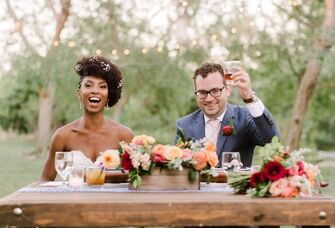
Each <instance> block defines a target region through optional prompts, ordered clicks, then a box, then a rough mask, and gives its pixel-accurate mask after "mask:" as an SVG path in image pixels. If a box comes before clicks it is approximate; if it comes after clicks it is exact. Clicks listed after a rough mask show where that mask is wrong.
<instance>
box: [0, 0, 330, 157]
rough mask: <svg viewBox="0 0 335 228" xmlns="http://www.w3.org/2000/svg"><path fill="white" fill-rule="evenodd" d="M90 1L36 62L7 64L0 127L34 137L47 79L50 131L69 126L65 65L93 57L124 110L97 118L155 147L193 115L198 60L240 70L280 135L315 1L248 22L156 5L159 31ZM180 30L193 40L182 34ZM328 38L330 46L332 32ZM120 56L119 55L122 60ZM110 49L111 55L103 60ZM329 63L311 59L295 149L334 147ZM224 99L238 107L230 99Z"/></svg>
mask: <svg viewBox="0 0 335 228" xmlns="http://www.w3.org/2000/svg"><path fill="white" fill-rule="evenodd" d="M93 2H94V4H92V5H91V6H90V7H93V6H94V7H93V10H87V11H85V12H86V13H85V14H80V13H79V11H78V7H83V9H86V8H85V7H88V6H78V5H77V3H76V2H73V6H72V7H73V8H74V10H73V12H72V14H71V19H70V21H69V22H68V23H67V24H66V33H65V34H66V35H64V37H63V38H62V40H61V42H60V44H59V46H57V47H56V48H54V49H51V50H49V52H48V53H47V55H46V56H43V55H37V54H36V53H34V54H32V53H30V52H29V51H23V53H21V54H20V55H15V56H13V58H12V59H11V65H12V68H11V69H10V71H8V72H6V73H5V74H3V75H2V76H1V75H0V76H1V83H0V99H1V100H0V126H1V128H3V129H5V130H15V131H17V132H20V133H32V132H35V131H36V125H37V116H38V106H39V96H40V92H41V89H42V88H44V87H45V85H47V83H48V82H49V81H50V80H52V81H53V82H55V83H56V95H55V102H54V109H53V110H54V112H53V127H54V128H57V127H59V126H61V125H64V124H66V123H68V122H70V121H72V120H74V119H76V118H78V117H79V116H80V115H81V110H80V109H79V102H78V98H77V97H76V90H77V83H78V77H77V76H76V75H75V73H74V70H73V65H74V63H75V62H76V61H77V59H79V58H81V57H82V56H83V55H87V54H95V52H96V50H97V49H100V50H101V51H102V54H103V55H107V56H108V57H110V58H112V59H113V61H115V62H116V64H117V65H119V66H120V67H121V69H122V72H123V74H124V77H125V88H124V91H123V92H124V93H123V96H124V97H125V98H126V102H125V105H123V106H120V107H114V108H112V110H111V111H108V112H107V115H108V116H110V117H113V116H114V114H115V113H116V112H118V111H120V110H121V113H122V115H121V116H120V119H118V121H120V122H122V123H123V124H125V125H127V126H129V127H131V128H132V129H133V131H134V132H135V133H136V134H139V133H150V134H151V135H153V136H155V137H156V138H158V139H160V140H161V141H162V143H172V141H173V138H174V131H175V121H176V120H177V119H178V118H179V117H181V116H183V115H185V114H187V113H189V112H191V111H194V110H195V109H196V108H197V106H196V102H195V99H194V95H193V82H192V73H193V71H194V70H195V68H196V67H197V66H199V65H200V64H201V63H203V62H205V61H215V62H222V61H223V60H225V59H240V60H242V61H243V62H244V64H245V67H246V69H247V71H248V72H249V74H250V76H251V79H252V85H253V88H254V90H255V91H256V92H257V94H258V96H259V97H260V98H261V99H262V101H263V103H264V104H265V105H266V106H267V108H268V109H270V111H271V112H272V113H273V115H274V116H275V119H276V120H277V122H278V124H279V126H280V129H281V131H282V134H283V135H285V134H286V132H287V129H289V128H288V127H287V125H288V120H289V119H290V117H291V111H292V106H293V103H294V100H295V96H296V93H297V88H298V85H299V82H300V78H301V77H302V74H303V73H304V71H305V69H306V65H307V62H308V60H309V59H310V55H311V54H310V53H311V50H312V44H313V40H314V39H315V37H316V36H317V35H318V34H319V32H320V30H319V28H320V25H321V22H322V20H323V17H324V1H312V0H307V1H304V2H303V4H302V5H298V6H293V5H289V4H279V5H276V10H277V12H278V18H281V19H280V20H278V18H277V17H272V15H268V14H266V13H264V12H263V11H262V10H260V11H259V13H257V14H255V13H254V12H249V11H247V10H243V11H241V7H242V8H243V7H245V5H243V4H240V3H236V4H228V5H227V4H225V1H223V2H221V1H217V2H216V1H214V2H208V3H207V4H203V3H202V2H201V1H199V2H197V1H195V2H193V1H188V5H187V7H185V6H183V5H182V3H181V2H180V1H176V2H171V3H169V5H164V3H161V2H160V1H158V2H156V3H155V4H156V5H155V6H156V7H157V9H158V11H157V12H156V13H158V12H160V11H162V10H163V11H164V12H166V18H165V19H166V21H165V25H164V26H161V28H158V27H157V26H156V27H155V26H153V22H154V21H153V20H151V18H150V17H149V16H147V17H144V16H143V14H140V13H138V11H137V10H139V9H140V8H141V7H142V10H143V8H145V7H148V10H149V9H150V10H152V9H153V7H152V6H151V5H150V4H149V5H146V4H144V3H143V4H142V5H141V7H140V6H134V8H132V10H130V8H129V5H127V4H126V3H124V2H118V3H114V2H113V1H93ZM152 4H153V3H152ZM272 4H273V5H275V4H276V3H275V2H273V3H272ZM87 9H88V8H87ZM213 9H216V10H213ZM142 12H143V11H142ZM235 12H236V13H235ZM150 13H151V14H150V15H151V17H154V16H155V13H152V11H150ZM204 15H206V17H207V18H208V21H207V23H205V24H204V23H201V21H202V18H203V16H204ZM225 15H230V17H227V16H225ZM258 15H260V16H262V17H264V18H265V20H264V22H263V24H264V25H263V26H258V22H259V21H258V19H259V17H258ZM49 20H51V19H50V18H49ZM256 25H257V26H256ZM31 26H34V25H31ZM35 26H36V25H35ZM176 28H179V29H176ZM233 29H236V32H233ZM189 30H193V33H194V34H193V35H190V33H188V32H187V31H189ZM191 34H192V32H191ZM328 36H329V37H330V39H331V40H332V41H333V43H334V41H335V36H334V33H332V32H329V34H328ZM71 41H75V44H76V45H75V46H74V47H73V46H69V45H68V44H69V42H71ZM194 41H195V42H194ZM144 47H145V48H147V53H146V54H144V53H143V48H144ZM157 47H160V48H161V50H159V51H158V49H157ZM125 49H128V50H129V54H128V55H125V54H123V51H124V50H125ZM115 50H116V51H117V54H116V55H114V54H112V52H113V51H115ZM334 60H335V55H334V47H332V49H331V51H330V53H329V54H328V55H324V54H323V53H320V61H322V71H321V74H320V78H319V82H318V87H317V89H316V91H315V94H314V96H313V98H312V102H311V104H310V106H309V109H308V115H307V116H306V118H305V126H304V132H303V144H304V145H307V146H309V147H316V148H321V149H325V150H326V149H332V148H335V143H334V140H333V138H334V137H335V131H334V129H335V122H334V118H332V117H333V113H334V112H335V105H334V104H335V102H334V100H335V96H334V92H333V90H334V83H333V81H334V77H335V74H334V72H335V68H334V64H333V62H334ZM230 101H231V102H232V103H240V102H241V100H240V98H239V95H238V93H236V91H235V92H234V93H233V94H232V96H231V97H230Z"/></svg>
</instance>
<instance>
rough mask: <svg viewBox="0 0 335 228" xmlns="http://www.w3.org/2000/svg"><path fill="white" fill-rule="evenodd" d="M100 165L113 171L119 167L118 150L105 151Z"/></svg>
mask: <svg viewBox="0 0 335 228" xmlns="http://www.w3.org/2000/svg"><path fill="white" fill-rule="evenodd" d="M102 164H103V166H104V167H105V168H108V169H115V168H117V167H118V166H119V165H120V156H119V151H118V150H106V151H105V152H104V153H103V154H102Z"/></svg>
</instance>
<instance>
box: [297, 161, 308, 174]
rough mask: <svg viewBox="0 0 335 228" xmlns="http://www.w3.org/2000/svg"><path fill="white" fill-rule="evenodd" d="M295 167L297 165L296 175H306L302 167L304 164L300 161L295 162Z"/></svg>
mask: <svg viewBox="0 0 335 228" xmlns="http://www.w3.org/2000/svg"><path fill="white" fill-rule="evenodd" d="M297 165H298V174H299V175H300V176H302V175H304V174H306V172H305V167H304V163H303V162H302V161H298V162H297Z"/></svg>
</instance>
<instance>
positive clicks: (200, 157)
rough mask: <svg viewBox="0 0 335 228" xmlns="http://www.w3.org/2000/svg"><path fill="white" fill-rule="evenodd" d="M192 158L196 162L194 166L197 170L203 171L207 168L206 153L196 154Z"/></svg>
mask: <svg viewBox="0 0 335 228" xmlns="http://www.w3.org/2000/svg"><path fill="white" fill-rule="evenodd" d="M192 157H193V159H194V160H195V164H194V165H193V167H194V169H195V170H202V169H203V168H205V167H206V166H207V158H206V154H205V153H204V152H200V151H198V152H194V153H193V154H192Z"/></svg>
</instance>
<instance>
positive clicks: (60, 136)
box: [52, 119, 79, 143]
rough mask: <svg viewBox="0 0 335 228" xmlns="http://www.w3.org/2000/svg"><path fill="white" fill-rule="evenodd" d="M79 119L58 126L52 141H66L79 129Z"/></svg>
mask: <svg viewBox="0 0 335 228" xmlns="http://www.w3.org/2000/svg"><path fill="white" fill-rule="evenodd" d="M78 125H79V119H77V120H75V121H73V122H71V123H68V124H66V125H64V126H62V127H60V128H58V129H57V130H56V131H55V133H54V134H53V136H52V141H56V142H64V143H65V141H66V139H68V138H69V136H70V135H71V134H72V133H73V131H76V129H78Z"/></svg>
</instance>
